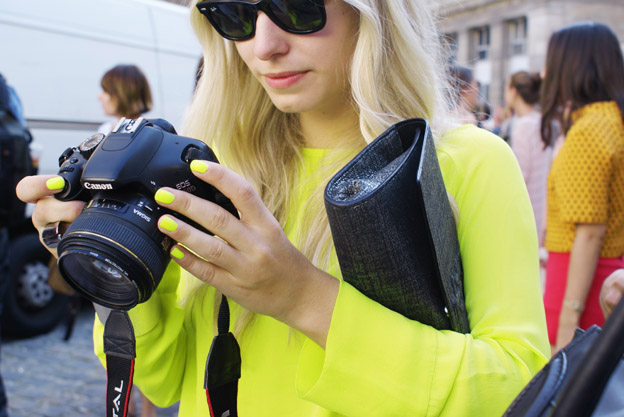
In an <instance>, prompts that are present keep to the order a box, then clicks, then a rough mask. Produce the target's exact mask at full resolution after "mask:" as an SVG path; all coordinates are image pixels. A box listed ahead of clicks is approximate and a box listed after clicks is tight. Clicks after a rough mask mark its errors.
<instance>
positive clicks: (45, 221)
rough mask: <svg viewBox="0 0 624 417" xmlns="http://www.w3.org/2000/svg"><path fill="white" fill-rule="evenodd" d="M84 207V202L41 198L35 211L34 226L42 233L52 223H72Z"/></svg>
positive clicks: (33, 216) (33, 215)
mask: <svg viewBox="0 0 624 417" xmlns="http://www.w3.org/2000/svg"><path fill="white" fill-rule="evenodd" d="M84 205H85V203H84V201H60V200H57V199H56V198H54V197H44V198H40V199H39V200H37V205H35V209H34V210H33V214H32V222H33V225H34V226H35V228H36V229H37V230H38V231H39V233H41V231H42V230H43V229H44V228H45V227H46V226H47V225H49V224H50V223H57V222H67V223H71V222H73V221H74V220H75V219H76V217H78V215H79V214H80V213H81V212H82V208H83V207H84Z"/></svg>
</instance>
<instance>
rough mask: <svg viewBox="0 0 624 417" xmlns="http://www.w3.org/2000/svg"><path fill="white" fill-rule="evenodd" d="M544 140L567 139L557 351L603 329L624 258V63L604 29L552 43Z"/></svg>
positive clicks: (549, 292) (551, 304)
mask: <svg viewBox="0 0 624 417" xmlns="http://www.w3.org/2000/svg"><path fill="white" fill-rule="evenodd" d="M542 114H543V118H542V137H543V138H544V141H545V143H546V144H550V143H552V141H553V140H555V139H556V136H557V133H556V132H554V131H553V130H554V129H553V128H552V126H553V121H555V122H559V124H560V125H561V126H562V128H563V131H564V133H565V140H564V142H563V145H562V146H561V149H560V150H559V152H558V154H557V156H556V157H555V159H554V161H553V164H552V168H551V172H550V175H549V178H548V196H547V198H548V216H547V222H546V248H547V249H548V251H549V255H548V263H547V268H546V289H545V294H544V303H545V308H546V318H547V321H548V336H549V338H550V343H551V344H552V345H553V346H554V348H555V350H559V349H561V348H562V347H563V346H565V345H566V344H567V343H568V342H570V340H572V337H573V335H574V331H575V329H576V328H577V327H580V328H583V329H587V328H588V327H589V326H591V325H592V324H598V325H602V324H603V321H604V318H603V314H602V311H601V308H600V303H599V293H600V287H601V286H602V283H603V281H604V279H605V278H606V277H607V276H608V275H609V274H610V273H611V272H613V271H614V270H615V269H618V268H620V267H621V266H622V259H621V257H622V254H623V253H624V198H623V197H622V196H624V122H623V115H624V61H623V58H622V52H621V49H620V44H619V42H618V40H617V38H616V36H615V35H614V34H613V32H612V31H611V30H610V29H609V28H608V27H606V26H605V25H602V24H598V23H585V24H577V25H573V26H568V27H565V28H563V29H561V30H559V31H557V32H555V33H553V35H552V37H551V38H550V42H549V45H548V53H547V58H546V76H545V79H544V82H543V90H542Z"/></svg>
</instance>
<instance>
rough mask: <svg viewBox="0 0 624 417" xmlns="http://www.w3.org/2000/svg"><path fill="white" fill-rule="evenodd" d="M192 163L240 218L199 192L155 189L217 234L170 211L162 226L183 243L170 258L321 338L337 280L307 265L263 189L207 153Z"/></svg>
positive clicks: (231, 295)
mask: <svg viewBox="0 0 624 417" xmlns="http://www.w3.org/2000/svg"><path fill="white" fill-rule="evenodd" d="M191 168H192V169H193V173H194V174H195V175H196V176H197V177H198V178H200V179H201V180H203V181H205V182H207V183H209V184H211V185H213V186H214V187H216V188H217V189H218V190H220V191H221V192H222V193H223V194H224V195H225V196H226V197H228V198H229V199H230V200H231V201H232V203H233V204H234V206H235V207H236V208H237V210H238V212H239V214H240V220H239V219H237V218H236V217H235V216H233V215H232V214H231V213H229V212H228V211H227V210H225V209H224V208H222V207H220V206H219V205H217V204H215V203H213V202H210V201H207V200H204V199H202V198H200V197H198V196H195V195H192V194H189V193H186V192H183V191H179V190H175V189H172V188H162V189H160V190H159V191H158V192H157V193H156V201H158V202H159V204H160V205H162V206H164V207H167V208H169V209H171V210H174V211H176V212H178V213H180V214H182V215H184V216H186V217H188V218H189V219H191V220H193V221H195V222H197V223H198V224H200V225H201V226H202V227H204V228H205V229H207V230H210V231H211V232H212V233H214V234H215V236H212V235H210V234H207V233H204V232H202V231H200V230H198V229H196V228H193V227H191V226H190V225H188V224H186V223H184V222H183V221H181V220H179V219H177V218H175V217H173V216H170V215H165V216H162V217H161V218H160V219H159V223H158V225H159V228H160V230H161V231H162V232H163V233H165V234H167V235H169V236H170V237H171V238H172V239H174V240H175V241H177V242H178V243H179V244H181V245H183V246H181V245H175V246H174V247H173V248H172V251H171V253H172V257H173V259H175V260H176V261H177V262H178V263H179V264H180V266H182V267H183V268H184V269H186V270H187V271H189V272H190V273H191V274H193V275H194V276H195V277H197V278H199V279H200V280H202V281H204V282H206V283H208V284H210V285H213V286H214V287H216V288H217V290H219V291H220V292H221V293H223V294H225V295H226V296H227V297H228V298H231V299H232V300H234V301H236V302H237V303H239V304H240V305H242V306H244V307H246V308H248V309H249V310H251V311H254V312H257V313H260V314H265V315H269V316H272V317H274V318H276V319H278V320H280V321H282V322H284V323H286V324H288V325H290V326H292V327H294V328H296V329H298V330H300V331H301V332H303V333H304V334H306V335H307V336H308V337H310V338H311V339H313V340H314V341H315V342H317V343H318V344H319V345H321V346H324V345H325V341H326V338H327V332H328V331H329V323H330V321H331V315H332V313H333V307H334V304H335V301H336V296H337V294H338V287H339V281H338V280H337V279H335V278H334V277H332V276H331V275H329V274H327V273H325V272H323V271H322V270H320V269H318V268H316V267H315V266H314V265H312V263H310V261H308V259H307V258H306V257H305V256H304V255H303V254H302V253H301V252H299V251H298V250H297V249H296V248H295V247H294V246H293V245H292V244H291V243H290V241H289V240H288V238H287V237H286V235H285V234H284V232H283V231H282V228H281V226H280V224H279V223H278V222H277V220H276V219H275V218H274V217H273V215H272V214H271V213H270V212H269V210H268V209H267V208H266V207H265V205H264V203H263V202H262V200H261V198H260V196H259V195H258V194H257V193H256V191H255V190H254V189H253V187H252V186H251V185H250V184H249V183H248V182H247V181H245V180H244V179H243V178H242V177H241V176H239V175H238V174H236V173H234V172H233V171H232V170H230V169H228V168H226V167H224V166H223V165H219V164H216V163H212V162H207V161H193V163H192V164H191ZM217 236H218V237H217Z"/></svg>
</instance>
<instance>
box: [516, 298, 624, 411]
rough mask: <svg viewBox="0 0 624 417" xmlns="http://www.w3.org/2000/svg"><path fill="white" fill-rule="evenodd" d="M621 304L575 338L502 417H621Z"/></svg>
mask: <svg viewBox="0 0 624 417" xmlns="http://www.w3.org/2000/svg"><path fill="white" fill-rule="evenodd" d="M623 341H624V303H622V302H620V303H619V304H618V305H617V306H616V308H615V309H614V310H613V313H612V314H611V317H609V319H608V320H607V321H606V322H605V325H604V328H603V329H601V328H600V327H598V326H592V327H590V328H589V329H588V330H587V331H585V332H583V331H582V330H578V331H577V335H576V337H575V338H574V340H572V342H571V343H570V344H568V345H567V346H566V347H565V348H563V349H562V350H560V351H559V352H558V353H557V354H556V355H555V356H553V358H552V359H551V360H550V362H548V363H547V364H546V366H544V368H543V369H542V370H541V371H540V372H538V373H537V375H535V376H534V377H533V379H532V380H531V381H530V382H529V384H528V385H527V386H526V387H525V388H524V390H522V392H521V393H520V394H519V395H518V396H517V397H516V399H515V400H514V402H513V403H512V404H511V405H510V406H509V408H508V409H507V411H506V412H505V414H504V417H546V416H548V417H590V416H594V417H615V416H624V408H622V407H624V363H623V360H622V355H623V354H624V342H623Z"/></svg>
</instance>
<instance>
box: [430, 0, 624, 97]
mask: <svg viewBox="0 0 624 417" xmlns="http://www.w3.org/2000/svg"><path fill="white" fill-rule="evenodd" d="M437 1H438V3H439V4H440V9H439V13H440V22H439V28H440V32H441V33H442V34H444V35H445V37H444V38H445V41H446V42H447V44H448V46H449V52H450V54H451V60H452V61H455V62H457V63H458V64H461V65H465V66H468V67H470V68H472V69H473V71H474V73H475V77H476V78H477V80H478V81H479V82H480V84H481V94H482V96H483V98H484V99H486V100H488V102H489V103H491V104H492V105H496V104H499V103H502V101H503V90H504V85H505V81H506V79H507V78H508V76H509V75H511V74H513V73H514V72H516V71H521V70H527V71H536V72H540V71H542V69H543V67H544V62H545V56H546V49H547V46H548V39H549V38H550V35H551V33H552V32H554V31H556V30H557V29H559V28H561V27H563V26H566V25H569V24H572V23H576V22H583V21H594V22H601V23H604V24H606V25H608V26H609V27H610V28H611V29H612V30H613V31H614V32H615V33H616V35H617V36H618V38H619V40H620V42H622V44H623V46H624V0H437Z"/></svg>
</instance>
